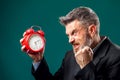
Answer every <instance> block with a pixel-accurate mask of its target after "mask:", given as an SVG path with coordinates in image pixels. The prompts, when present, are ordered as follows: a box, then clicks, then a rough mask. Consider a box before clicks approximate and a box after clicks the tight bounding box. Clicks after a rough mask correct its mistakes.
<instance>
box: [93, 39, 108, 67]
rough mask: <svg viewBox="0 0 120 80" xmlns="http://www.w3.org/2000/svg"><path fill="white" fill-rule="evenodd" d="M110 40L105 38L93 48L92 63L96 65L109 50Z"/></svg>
mask: <svg viewBox="0 0 120 80" xmlns="http://www.w3.org/2000/svg"><path fill="white" fill-rule="evenodd" d="M109 46H110V41H109V39H108V38H106V39H105V40H104V41H103V42H102V43H101V44H100V45H99V46H98V47H97V48H96V49H94V50H93V52H94V55H93V63H94V64H95V65H97V63H98V62H99V61H100V59H101V58H102V57H104V56H105V55H106V53H107V51H108V50H109Z"/></svg>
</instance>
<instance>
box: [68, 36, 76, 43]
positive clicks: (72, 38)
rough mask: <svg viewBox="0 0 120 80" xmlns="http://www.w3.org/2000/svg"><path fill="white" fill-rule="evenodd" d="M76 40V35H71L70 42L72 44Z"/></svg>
mask: <svg viewBox="0 0 120 80" xmlns="http://www.w3.org/2000/svg"><path fill="white" fill-rule="evenodd" d="M74 40H75V39H74V37H73V36H70V37H69V43H71V44H72V43H73V42H74Z"/></svg>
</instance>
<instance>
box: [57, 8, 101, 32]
mask: <svg viewBox="0 0 120 80" xmlns="http://www.w3.org/2000/svg"><path fill="white" fill-rule="evenodd" d="M59 19H60V23H61V24H62V25H64V26H65V25H67V24H68V23H70V22H72V21H74V20H76V19H77V20H79V21H80V22H81V23H82V25H84V26H86V27H87V26H90V25H91V24H94V25H96V26H97V31H96V32H97V33H99V27H100V22H99V18H98V16H97V14H96V13H95V12H94V11H93V10H92V9H91V8H88V7H83V6H82V7H78V8H75V9H73V10H72V11H70V12H69V13H68V14H67V15H66V16H62V17H60V18H59Z"/></svg>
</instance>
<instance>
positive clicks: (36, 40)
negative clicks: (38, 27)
mask: <svg viewBox="0 0 120 80" xmlns="http://www.w3.org/2000/svg"><path fill="white" fill-rule="evenodd" d="M43 45H44V43H43V39H42V38H41V37H40V35H38V34H33V35H31V37H30V39H29V46H30V48H31V49H32V50H34V51H37V50H40V49H41V48H42V47H43Z"/></svg>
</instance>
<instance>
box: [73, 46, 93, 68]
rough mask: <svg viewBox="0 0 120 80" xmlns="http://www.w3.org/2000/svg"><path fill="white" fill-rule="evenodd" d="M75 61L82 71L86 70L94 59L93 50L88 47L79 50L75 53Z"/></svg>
mask: <svg viewBox="0 0 120 80" xmlns="http://www.w3.org/2000/svg"><path fill="white" fill-rule="evenodd" d="M75 59H76V62H77V63H78V64H79V66H80V67H81V69H82V68H84V67H85V66H86V65H87V64H88V63H89V62H90V61H92V59H93V51H92V49H91V48H90V47H88V46H85V47H84V48H82V49H79V50H78V52H77V53H75Z"/></svg>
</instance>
